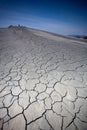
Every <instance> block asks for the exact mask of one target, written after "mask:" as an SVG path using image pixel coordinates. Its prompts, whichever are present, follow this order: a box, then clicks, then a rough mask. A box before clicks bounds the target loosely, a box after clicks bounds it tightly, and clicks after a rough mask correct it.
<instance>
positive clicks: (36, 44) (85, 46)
mask: <svg viewBox="0 0 87 130" xmlns="http://www.w3.org/2000/svg"><path fill="white" fill-rule="evenodd" d="M0 130H87V43H86V42H84V41H77V40H73V39H68V38H64V37H61V36H56V35H53V34H50V33H47V32H43V31H37V30H32V29H29V28H25V27H11V28H4V29H0Z"/></svg>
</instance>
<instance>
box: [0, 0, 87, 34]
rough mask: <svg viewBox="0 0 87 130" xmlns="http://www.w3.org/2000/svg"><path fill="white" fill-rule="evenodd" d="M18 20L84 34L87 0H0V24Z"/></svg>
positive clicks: (48, 29) (44, 28)
mask: <svg viewBox="0 0 87 130" xmlns="http://www.w3.org/2000/svg"><path fill="white" fill-rule="evenodd" d="M18 24H20V25H24V26H28V27H31V28H37V29H41V30H47V31H51V32H55V33H59V34H65V35H72V34H73V35H87V0H0V27H7V26H9V25H18Z"/></svg>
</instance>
